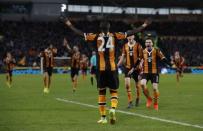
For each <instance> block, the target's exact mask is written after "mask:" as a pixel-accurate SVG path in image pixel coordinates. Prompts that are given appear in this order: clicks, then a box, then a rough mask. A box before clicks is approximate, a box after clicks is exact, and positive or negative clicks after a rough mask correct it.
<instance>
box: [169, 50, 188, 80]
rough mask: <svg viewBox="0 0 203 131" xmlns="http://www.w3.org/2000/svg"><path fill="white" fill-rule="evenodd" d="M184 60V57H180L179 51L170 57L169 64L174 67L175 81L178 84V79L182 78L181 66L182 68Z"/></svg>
mask: <svg viewBox="0 0 203 131" xmlns="http://www.w3.org/2000/svg"><path fill="white" fill-rule="evenodd" d="M184 62H185V59H184V57H182V56H180V53H179V51H176V52H175V53H174V56H173V57H172V61H171V64H172V65H175V68H176V80H177V82H178V83H179V81H180V77H183V69H184V68H183V66H184Z"/></svg>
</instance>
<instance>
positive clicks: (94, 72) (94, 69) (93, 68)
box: [90, 66, 97, 75]
mask: <svg viewBox="0 0 203 131" xmlns="http://www.w3.org/2000/svg"><path fill="white" fill-rule="evenodd" d="M96 70H97V69H96V66H92V68H91V72H90V73H91V74H92V75H93V74H96V72H97V71H96Z"/></svg>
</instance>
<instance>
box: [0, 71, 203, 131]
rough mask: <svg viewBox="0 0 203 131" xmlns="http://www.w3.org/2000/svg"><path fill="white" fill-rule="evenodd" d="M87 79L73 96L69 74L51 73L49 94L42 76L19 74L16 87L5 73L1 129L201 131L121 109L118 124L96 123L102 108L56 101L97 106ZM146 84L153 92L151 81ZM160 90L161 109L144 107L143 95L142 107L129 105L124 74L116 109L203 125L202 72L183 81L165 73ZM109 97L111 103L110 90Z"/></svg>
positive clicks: (0, 105)
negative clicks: (59, 99) (45, 91)
mask: <svg viewBox="0 0 203 131" xmlns="http://www.w3.org/2000/svg"><path fill="white" fill-rule="evenodd" d="M89 79H90V78H89V76H88V77H87V79H86V80H82V76H80V77H79V84H78V89H77V91H76V93H74V94H73V92H72V88H71V81H70V77H69V75H67V74H64V75H57V74H53V78H52V80H53V81H52V86H51V90H50V93H49V94H43V83H42V82H43V81H42V75H18V76H16V75H15V76H14V77H13V87H12V88H8V87H7V86H6V84H5V75H0V131H84V130H86V131H113V130H114V131H193V130H203V129H201V128H195V127H191V126H184V125H178V124H174V123H166V122H163V121H157V120H152V119H148V118H143V117H139V116H133V115H127V114H123V113H117V120H118V121H117V123H116V124H115V125H110V124H105V125H100V124H97V123H96V121H97V120H98V119H99V112H98V109H95V108H91V107H86V106H84V105H77V104H74V103H67V102H63V101H58V100H56V98H61V99H65V100H71V101H75V102H81V103H85V104H90V105H95V106H97V90H96V87H95V86H93V87H92V86H91V85H90V80H89ZM132 85H134V83H133V82H132ZM148 88H149V89H150V90H151V85H149V86H148ZM159 90H160V99H159V111H158V112H157V111H155V110H153V109H146V107H145V98H144V96H143V94H141V95H142V96H141V103H140V106H139V107H134V108H133V109H130V110H129V109H126V106H127V95H126V91H125V88H124V79H123V75H120V88H119V107H118V109H119V110H122V111H126V112H131V113H137V114H141V115H144V116H150V117H156V118H161V119H164V120H171V121H178V122H183V123H189V124H192V125H199V126H201V127H203V75H192V74H184V78H183V79H181V82H180V84H179V85H177V84H176V81H175V75H161V76H160V84H159ZM133 91H134V89H133ZM134 94H135V93H134ZM107 100H108V106H109V102H110V97H109V92H108V99H107Z"/></svg>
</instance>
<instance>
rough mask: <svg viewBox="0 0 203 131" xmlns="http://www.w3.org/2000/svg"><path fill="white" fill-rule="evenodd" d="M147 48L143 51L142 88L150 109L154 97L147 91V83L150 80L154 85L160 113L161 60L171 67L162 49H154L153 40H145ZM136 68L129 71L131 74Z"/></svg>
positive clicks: (155, 100)
mask: <svg viewBox="0 0 203 131" xmlns="http://www.w3.org/2000/svg"><path fill="white" fill-rule="evenodd" d="M145 46H146V48H145V49H144V50H143V54H142V56H143V57H142V59H143V74H142V80H141V87H142V89H143V93H144V95H145V96H146V98H147V103H146V107H147V108H149V107H150V106H151V104H152V97H151V96H150V93H149V91H148V89H147V82H148V81H149V80H150V81H151V83H152V87H153V91H154V93H153V94H154V109H155V110H157V111H158V98H159V90H158V83H159V72H158V63H157V62H158V60H161V61H162V62H163V63H165V64H167V65H169V66H171V64H170V62H168V61H167V59H166V58H165V56H164V55H163V53H162V52H161V51H160V49H158V48H155V47H153V41H152V39H151V38H147V39H146V40H145ZM139 61H140V60H138V61H137V62H136V64H135V67H136V66H137V65H138V63H139ZM133 70H134V68H133V69H132V70H130V71H129V74H131V73H132V72H133Z"/></svg>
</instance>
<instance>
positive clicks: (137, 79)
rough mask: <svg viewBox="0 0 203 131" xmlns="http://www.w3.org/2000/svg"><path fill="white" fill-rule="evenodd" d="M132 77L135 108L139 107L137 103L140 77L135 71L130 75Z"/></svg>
mask: <svg viewBox="0 0 203 131" xmlns="http://www.w3.org/2000/svg"><path fill="white" fill-rule="evenodd" d="M132 77H133V79H134V81H135V93H136V96H135V97H136V98H135V106H138V105H139V101H140V89H141V84H140V79H141V78H140V75H139V72H138V71H135V72H134V73H133V74H132Z"/></svg>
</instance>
